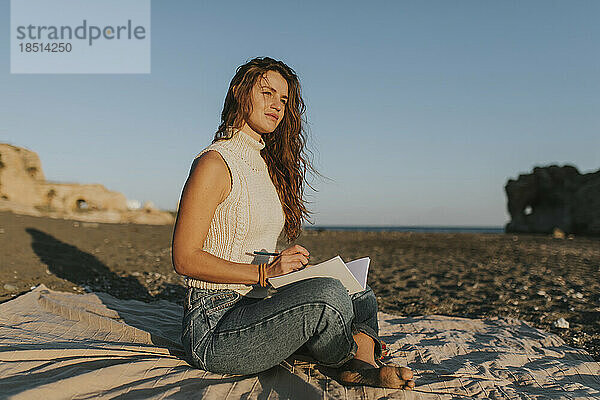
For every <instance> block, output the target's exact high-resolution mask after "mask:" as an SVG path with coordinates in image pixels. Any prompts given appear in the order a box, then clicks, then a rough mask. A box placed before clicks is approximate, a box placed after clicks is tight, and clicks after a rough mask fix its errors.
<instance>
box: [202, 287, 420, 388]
mask: <svg viewBox="0 0 600 400" xmlns="http://www.w3.org/2000/svg"><path fill="white" fill-rule="evenodd" d="M209 319H210V318H209ZM301 346H302V347H303V348H305V349H307V350H308V352H309V353H310V356H312V357H313V358H314V359H315V360H316V361H317V362H318V363H319V364H320V365H323V366H326V367H330V368H335V369H337V371H338V372H339V375H338V378H339V379H340V380H341V381H343V383H347V384H359V385H372V386H384V387H395V388H412V387H414V382H413V381H412V372H411V371H410V370H409V369H407V368H399V367H395V366H382V367H379V368H376V366H377V364H375V362H374V360H375V359H376V358H378V357H379V355H380V354H381V343H380V341H379V338H378V325H377V300H376V298H375V295H374V294H373V292H372V291H371V289H370V288H367V290H365V291H363V292H360V293H356V294H354V295H352V296H348V295H347V291H346V288H345V287H344V286H343V285H342V284H341V282H340V281H339V280H337V279H333V278H312V279H307V280H303V281H299V282H295V283H293V284H290V285H286V286H284V287H282V288H279V289H278V291H277V293H275V294H273V295H272V296H271V297H270V298H266V299H250V298H245V297H243V298H241V299H239V300H238V301H237V302H236V303H235V304H234V305H233V306H232V307H231V308H230V309H229V310H227V312H225V314H223V316H222V317H220V319H219V321H218V323H217V324H216V326H215V327H214V329H213V330H212V332H211V334H210V335H209V336H208V337H207V338H206V340H203V341H202V343H201V344H199V345H197V346H196V349H195V352H196V356H197V358H198V359H200V360H202V361H203V363H204V364H205V368H206V369H208V370H209V371H212V372H218V373H228V374H253V373H257V372H260V371H264V370H267V369H269V368H271V367H273V366H275V365H278V364H279V363H280V362H281V361H283V360H284V359H286V358H288V357H289V356H290V355H292V354H293V353H294V352H296V351H297V350H298V349H299V348H300V347H301ZM359 346H360V347H359Z"/></svg>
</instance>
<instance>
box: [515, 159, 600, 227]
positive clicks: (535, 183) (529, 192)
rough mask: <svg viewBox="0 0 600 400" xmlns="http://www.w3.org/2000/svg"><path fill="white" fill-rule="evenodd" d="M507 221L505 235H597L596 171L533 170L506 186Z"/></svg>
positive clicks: (599, 193) (599, 180) (599, 198)
mask: <svg viewBox="0 0 600 400" xmlns="http://www.w3.org/2000/svg"><path fill="white" fill-rule="evenodd" d="M504 189H505V190H506V195H507V197H508V212H509V213H510V216H511V221H510V222H509V223H508V224H507V225H506V232H522V233H551V232H553V231H554V229H555V228H558V229H560V230H561V231H563V232H565V233H568V234H571V233H573V234H582V235H600V170H598V171H596V172H593V173H588V174H581V173H579V171H578V170H577V168H575V167H573V166H570V165H565V166H563V167H559V166H556V165H551V166H548V167H536V168H534V169H533V173H531V174H526V175H519V178H518V179H517V180H512V179H511V180H509V181H508V183H507V184H506V186H505V187H504Z"/></svg>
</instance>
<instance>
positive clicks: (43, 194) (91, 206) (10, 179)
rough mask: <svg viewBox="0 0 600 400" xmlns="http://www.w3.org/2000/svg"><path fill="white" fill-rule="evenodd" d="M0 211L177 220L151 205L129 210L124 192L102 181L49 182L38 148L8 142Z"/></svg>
mask: <svg viewBox="0 0 600 400" xmlns="http://www.w3.org/2000/svg"><path fill="white" fill-rule="evenodd" d="M0 211H12V212H15V213H20V214H28V215H36V216H49V217H55V218H70V219H77V220H83V221H94V222H134V223H142V224H169V223H172V222H173V217H172V216H171V215H170V214H169V213H166V212H163V211H159V210H157V209H155V208H153V207H150V206H146V207H144V208H143V209H142V210H129V209H128V207H127V198H126V197H125V196H124V195H123V194H121V193H119V192H115V191H111V190H108V189H107V188H105V187H104V186H102V185H99V184H85V185H81V184H76V183H55V182H48V181H46V179H45V177H44V172H43V171H42V164H41V162H40V158H39V157H38V155H37V154H36V153H35V152H33V151H31V150H27V149H24V148H21V147H17V146H12V145H9V144H5V143H0Z"/></svg>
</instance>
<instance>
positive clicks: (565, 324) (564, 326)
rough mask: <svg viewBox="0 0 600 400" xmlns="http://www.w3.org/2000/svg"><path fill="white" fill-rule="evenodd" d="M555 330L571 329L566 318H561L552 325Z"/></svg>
mask: <svg viewBox="0 0 600 400" xmlns="http://www.w3.org/2000/svg"><path fill="white" fill-rule="evenodd" d="M552 325H553V326H554V327H555V328H561V329H569V321H567V320H566V319H564V318H559V319H557V320H556V321H554V323H553V324H552Z"/></svg>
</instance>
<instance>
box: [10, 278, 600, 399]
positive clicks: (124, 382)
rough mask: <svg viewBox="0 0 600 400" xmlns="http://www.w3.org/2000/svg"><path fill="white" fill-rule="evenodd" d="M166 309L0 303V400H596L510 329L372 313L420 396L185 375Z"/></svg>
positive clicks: (515, 327) (518, 326)
mask: <svg viewBox="0 0 600 400" xmlns="http://www.w3.org/2000/svg"><path fill="white" fill-rule="evenodd" d="M181 316H182V310H181V308H180V307H179V306H178V305H176V304H173V303H170V302H167V301H159V302H155V303H151V304H148V303H143V302H139V301H135V300H119V299H115V298H114V297H112V296H110V295H107V294H104V293H89V294H85V295H77V294H70V293H62V292H55V291H52V290H49V289H47V288H46V287H45V286H43V285H42V286H39V287H37V288H36V289H35V290H33V291H31V292H29V293H27V294H24V295H22V296H20V297H18V298H16V299H14V300H11V301H9V302H6V303H3V304H0V398H14V399H44V400H49V399H64V398H68V399H71V398H73V399H88V398H118V399H128V398H137V399H141V398H144V399H145V398H169V399H180V398H181V399H188V398H205V399H288V398H289V399H465V398H478V399H590V398H592V399H593V398H598V399H600V378H599V376H600V363H598V362H595V361H594V360H593V359H592V358H591V357H590V356H589V355H588V354H587V353H586V352H584V351H582V350H577V349H574V348H571V347H568V346H566V345H565V344H564V342H563V341H562V340H561V339H560V338H559V337H558V336H556V335H553V334H549V333H545V332H542V331H540V330H537V329H534V328H531V327H530V326H528V325H526V324H525V323H523V322H521V321H518V320H513V319H491V320H480V319H465V318H454V317H443V316H425V317H411V318H407V317H400V316H393V315H389V314H384V313H380V315H379V320H380V325H381V332H380V333H381V337H382V339H383V340H384V341H385V342H386V343H387V344H388V347H389V349H390V352H391V355H392V357H393V360H392V361H393V362H395V363H398V364H402V365H408V366H409V367H411V368H412V369H413V370H414V371H415V375H416V378H417V379H416V383H417V390H416V391H414V392H410V393H408V392H403V391H400V390H387V389H380V388H369V387H344V386H341V385H340V384H338V383H337V382H336V381H335V380H333V379H331V378H329V377H327V376H325V375H323V373H322V372H321V371H320V370H319V369H318V367H315V365H314V364H312V363H309V362H306V361H299V360H294V359H292V358H290V359H288V360H286V361H284V362H282V363H281V364H280V365H279V366H277V367H274V368H272V369H270V370H268V371H265V372H262V373H260V374H257V375H251V376H236V375H219V374H213V373H210V372H206V371H202V370H198V369H195V368H192V367H190V366H189V365H188V364H187V362H186V361H185V359H184V355H183V350H182V347H181V344H180V342H179V333H180V324H181Z"/></svg>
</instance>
